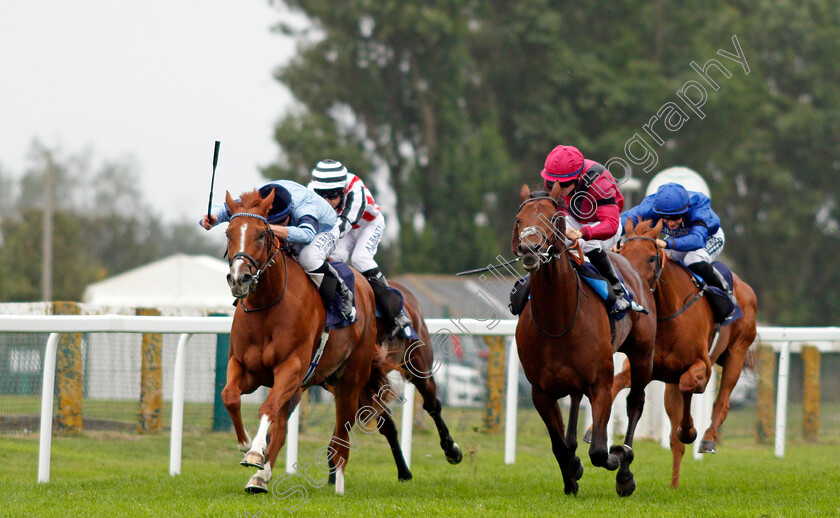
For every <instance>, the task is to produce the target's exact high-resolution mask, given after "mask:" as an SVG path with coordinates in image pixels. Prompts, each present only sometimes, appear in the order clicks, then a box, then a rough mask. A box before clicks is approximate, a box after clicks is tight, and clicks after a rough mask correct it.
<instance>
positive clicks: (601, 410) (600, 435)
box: [589, 364, 619, 471]
mask: <svg viewBox="0 0 840 518" xmlns="http://www.w3.org/2000/svg"><path fill="white" fill-rule="evenodd" d="M609 368H610V371H609V374H610V376H609V378H607V377H602V379H601V380H597V381H596V383H595V385H593V386H592V388H591V389H590V394H589V402H590V403H591V404H592V443H591V444H590V445H589V460H590V461H592V465H593V466H597V467H599V468H605V469H607V470H609V471H613V470H615V469H617V468H618V466H619V461H618V457H616V456H615V455H614V454H612V453H610V452H608V451H607V422H608V421H609V420H610V411H611V410H612V397H611V396H610V394H611V390H610V387H611V386H612V379H611V378H612V364H610V367H609Z"/></svg>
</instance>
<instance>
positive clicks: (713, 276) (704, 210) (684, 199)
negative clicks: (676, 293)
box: [621, 183, 735, 305]
mask: <svg viewBox="0 0 840 518" xmlns="http://www.w3.org/2000/svg"><path fill="white" fill-rule="evenodd" d="M628 219H632V221H633V223H634V224H637V223H638V222H639V220H641V219H650V220H653V224H654V225H655V224H656V223H657V222H658V221H659V220H660V219H661V220H662V221H663V223H664V224H663V225H662V231H663V232H664V233H665V237H664V238H663V239H657V240H656V243H657V245H659V247H660V248H663V249H664V250H665V252H666V253H667V254H668V256H669V257H671V258H673V259H676V260H679V261H682V262H683V263H684V264H685V265H686V266H687V267H688V269H689V270H691V271H692V272H694V273H696V274H697V275H699V276H700V277H701V278H702V279H703V280H704V281H705V282H706V284H708V285H710V286H715V287H717V288H720V289H722V290H723V291H724V292H726V294H727V295H729V298H730V299H732V302H733V305H734V304H735V298H734V296H733V294H732V287H731V286H730V285H729V283H728V282H726V279H725V278H724V277H723V275H721V273H720V272H718V271H717V269H716V268H715V267H714V266H713V265H712V264H711V263H712V261H714V260H715V259H717V257H718V256H719V255H720V253H721V251H722V250H723V245H724V242H725V241H726V237H725V236H724V234H723V229H722V228H720V218H718V216H717V214H715V213H714V211H713V210H712V202H711V200H710V199H709V197H708V196H706V195H705V194H703V193H700V192H694V191H688V190H686V188H685V187H683V186H682V185H680V184H677V183H666V184H665V185H662V186H660V187H659V189H657V191H656V193H655V194H651V195H650V196H647V197H645V199H644V200H642V202H641V203H640V204H639V205H637V206H635V207H633V208H632V209H630V210H628V211H627V212H625V213H624V214H622V215H621V228H622V229H623V228H624V224H625V223H626V222H627V220H628Z"/></svg>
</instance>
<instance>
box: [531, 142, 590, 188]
mask: <svg viewBox="0 0 840 518" xmlns="http://www.w3.org/2000/svg"><path fill="white" fill-rule="evenodd" d="M583 167H584V166H583V153H581V152H580V150H579V149H578V148H576V147H574V146H557V147H555V148H554V149H552V150H551V153H549V154H548V156H547V157H546V158H545V168H544V169H543V170H542V171H541V172H540V176H542V177H543V179H545V181H546V183H548V182H561V183H563V182H570V181H572V180H574V179H575V178H577V177H578V176H580V173H582V172H583ZM546 187H547V185H546Z"/></svg>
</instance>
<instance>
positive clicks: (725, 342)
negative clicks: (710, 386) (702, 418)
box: [613, 219, 756, 487]
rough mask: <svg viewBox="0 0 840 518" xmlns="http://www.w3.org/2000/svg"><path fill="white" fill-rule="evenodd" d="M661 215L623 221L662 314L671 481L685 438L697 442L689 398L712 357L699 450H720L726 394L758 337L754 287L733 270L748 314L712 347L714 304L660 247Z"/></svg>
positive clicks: (659, 376) (658, 361) (630, 249)
mask: <svg viewBox="0 0 840 518" xmlns="http://www.w3.org/2000/svg"><path fill="white" fill-rule="evenodd" d="M661 230H662V221H659V222H658V223H657V224H656V225H655V226H651V222H650V221H648V220H644V221H640V222H639V223H638V224H637V225H636V226H635V227H634V226H633V222H632V220H629V219H628V221H627V224H626V225H625V234H626V236H627V238H626V240H625V242H624V245H623V246H622V248H621V252H620V253H621V255H622V256H623V257H625V258H627V260H628V261H629V262H630V263H631V264H632V265H633V266H635V267H636V268H637V269H638V270H639V272H640V273H641V275H642V277H644V279H645V281H646V282H647V283H648V285H649V286H650V289H651V290H653V294H654V298H655V300H656V311H657V313H658V315H659V317H658V322H657V332H656V354H655V361H654V364H653V379H655V380H661V381H664V382H665V383H666V386H665V410H666V412H667V413H668V416H669V418H670V420H671V451H672V456H673V465H672V470H671V486H673V487H678V486H679V483H680V463H681V462H682V457H683V455H684V453H685V444H689V443H692V442H694V440H695V439H696V438H697V430H695V428H694V423H693V421H692V419H691V397H692V395H693V394H696V393H701V392H703V391H704V390H705V389H706V384H707V383H708V381H709V376H710V374H711V368H712V364H713V363H717V364H719V365H721V366H722V367H723V373H722V376H721V380H720V390H719V391H718V395H717V398H716V399H715V405H714V411H713V414H712V424H711V425H710V426H709V428H708V429H707V430H706V433H705V434H704V435H703V441H702V442H701V443H700V448H699V451H700V452H702V453H715V442H716V441H717V432H718V428H719V427H720V425H721V424H722V423H723V421H724V420H725V419H726V415H727V413H728V412H729V395H730V394H731V393H732V389H733V388H734V387H735V384H736V383H737V382H738V377H739V376H740V375H741V370H742V369H743V367H744V359H745V357H746V355H747V350H748V349H749V347H750V344H752V342H753V340H754V339H755V335H756V323H755V314H756V297H755V292H753V290H752V288H750V286H749V285H748V284H747V283H745V282H744V281H743V280H741V279H740V278H739V277H738V276H737V275H735V274H734V273H733V274H732V275H733V280H734V289H735V298H736V299H737V300H738V305H739V306H740V307H741V310H742V311H743V312H744V316H743V317H741V318H740V319H738V320H736V321H735V322H733V323H732V324H730V325H728V326H724V327H722V328H721V330H720V336H719V337H718V339H717V342H716V345H715V347H714V349H713V350H712V351H710V350H709V348H710V346H711V344H712V340H713V336H714V333H715V323H714V319H713V316H712V309H711V306H709V303H708V302H707V301H706V297H702V296H700V294H701V292H700V288H698V287H697V286H696V285H695V283H694V281H693V280H692V278H691V276H690V274H689V273H688V271H687V270H686V269H685V268H683V267H682V266H680V265H679V264H678V263H677V262H676V261H674V260H672V259H670V258H667V257H666V254H665V252H664V251H663V250H661V249H660V248H659V247H658V246H657V245H656V237H657V236H658V235H659V232H660V231H661ZM628 378H632V374H631V373H630V372H629V371H628V370H627V368H626V366H625V369H624V370H623V371H622V372H621V374H619V375H618V376H616V379H615V384H614V386H613V394H617V393H618V391H619V390H621V389H622V388H624V387H626V386H628V384H629V380H628Z"/></svg>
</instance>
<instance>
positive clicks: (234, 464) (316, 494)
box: [0, 405, 840, 518]
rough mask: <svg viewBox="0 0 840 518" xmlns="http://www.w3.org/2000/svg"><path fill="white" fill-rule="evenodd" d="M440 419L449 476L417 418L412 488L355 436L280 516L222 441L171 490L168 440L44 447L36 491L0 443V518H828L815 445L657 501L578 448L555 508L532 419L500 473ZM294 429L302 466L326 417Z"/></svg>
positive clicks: (711, 473) (27, 463)
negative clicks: (573, 475) (451, 445)
mask: <svg viewBox="0 0 840 518" xmlns="http://www.w3.org/2000/svg"><path fill="white" fill-rule="evenodd" d="M444 415H445V417H447V419H448V421H449V423H450V427H451V428H452V430H453V435H454V437H455V439H456V440H457V441H458V442H459V444H460V445H461V447H462V449H463V451H464V460H463V462H462V463H461V464H460V465H458V466H451V465H449V464H448V463H447V462H446V460H445V459H444V457H443V454H442V453H441V451H440V448H439V446H438V444H437V443H438V439H437V434H436V433H435V432H434V427H433V426H432V425H431V421H430V419H428V418H426V426H425V428H424V429H418V430H415V436H414V442H413V446H412V448H413V456H412V471H413V473H414V480H412V481H410V482H406V483H399V482H398V481H397V477H396V470H395V468H394V465H393V460H392V459H391V455H390V451H389V449H388V447H387V444H386V442H385V440H384V439H383V438H382V437H381V436H380V435H379V434H370V435H368V434H365V433H363V432H361V431H358V430H357V431H356V436H357V437H358V440H359V449H358V450H357V451H355V452H353V453H352V454H351V459H350V463H349V465H348V468H347V478H346V494H345V495H344V496H336V495H335V494H334V492H333V490H332V488H331V487H329V486H325V487H322V488H313V487H311V486H310V485H309V484H308V483H307V482H305V481H303V480H302V479H301V478H299V477H297V476H295V477H294V478H290V479H287V480H285V481H284V482H283V483H282V484H281V485H277V486H274V485H272V484H270V485H271V487H272V488H273V489H274V490H275V493H276V494H277V495H279V496H282V495H283V494H288V492H289V490H290V489H291V488H293V486H294V485H296V484H299V485H301V486H302V487H304V488H305V490H306V501H305V502H304V503H303V505H302V507H301V508H300V509H298V510H297V511H296V512H294V513H293V514H290V513H289V512H288V511H287V508H289V507H290V506H291V505H292V504H293V503H294V502H295V501H296V500H297V499H296V498H291V497H290V498H286V499H281V498H278V497H276V496H274V495H272V494H271V493H269V494H267V495H248V494H246V493H245V492H244V491H243V488H244V485H245V483H246V482H247V481H248V478H249V477H250V476H251V475H252V474H253V473H254V471H255V470H253V469H251V468H243V467H241V466H240V465H239V460H240V459H241V454H240V453H239V452H238V451H237V450H236V445H235V442H236V441H235V438H234V436H233V434H232V432H231V433H209V432H208V433H195V432H193V433H189V434H188V435H187V436H186V437H185V439H184V456H183V464H182V472H181V475H180V476H177V477H170V476H169V435H168V433H161V434H154V435H147V436H139V435H136V434H131V433H122V432H84V433H81V434H77V435H74V436H60V435H57V436H55V439H54V442H53V450H52V470H51V481H50V482H49V483H47V484H37V483H36V478H37V464H38V438H37V435H34V434H30V435H3V436H0V466H2V469H0V516H27V517H29V516H61V517H66V516H109V517H110V516H154V517H159V516H247V514H246V513H249V514H250V515H251V516H257V515H258V513H261V514H260V515H259V516H261V518H266V517H269V516H271V517H274V516H283V515H291V516H388V517H398V516H406V517H408V516H412V517H417V516H419V517H424V518H425V517H432V516H465V517H466V516H470V517H472V516H504V517H514V516H557V515H571V516H587V517H588V516H610V517H625V516H644V517H659V516H673V517H681V518H682V517H695V516H726V517H733V516H734V517H740V516H749V517H780V516H784V517H789V516H793V517H798V516H802V517H810V516H838V515H840V476H838V474H837V473H838V471H840V469H838V468H840V440H838V439H837V438H836V437H827V438H822V437H821V441H820V443H818V444H806V443H802V442H801V441H798V440H795V439H793V440H791V441H789V443H788V445H787V451H786V456H785V458H784V459H777V458H775V457H774V455H773V446H772V444H771V445H760V446H759V445H756V444H755V441H754V439H753V438H752V437H743V438H742V437H738V436H735V437H730V438H728V439H726V440H722V441H721V443H720V445H719V449H718V451H719V453H718V454H717V455H711V456H704V458H703V460H701V461H695V460H693V459H692V458H691V456H690V455H689V456H687V458H686V459H685V461H684V463H683V469H682V484H681V487H680V488H679V489H677V490H674V489H671V488H670V487H669V479H670V466H671V454H670V452H669V451H668V450H664V449H662V448H660V447H659V446H658V444H656V443H654V442H652V441H643V440H639V441H637V443H636V461H635V462H634V464H633V471H634V473H635V475H636V482H637V484H638V487H637V489H636V492H635V493H634V494H633V495H632V496H630V497H629V498H621V497H619V496H617V495H616V493H615V473H614V472H607V471H605V470H603V469H596V468H594V467H592V466H591V464H590V463H589V458H588V455H587V454H586V448H587V447H588V445H585V444H581V447H580V449H579V450H578V454H579V455H580V456H581V459H582V460H583V462H584V466H585V473H584V475H583V478H582V479H581V481H580V491H579V493H578V495H577V497H569V496H566V495H565V494H564V493H563V483H562V479H561V477H560V471H559V469H558V468H557V464H556V462H555V460H554V458H553V456H552V454H551V450H550V446H549V442H548V438H547V434H546V433H545V430H544V428H542V427H541V424H540V422H539V420H538V418H537V417H536V413H535V412H534V411H533V410H530V411H524V410H523V411H522V413H521V414H520V416H521V419H520V427H519V428H520V433H519V435H518V440H517V458H516V463H515V464H514V465H505V464H504V454H503V451H504V435H503V434H495V435H490V434H487V433H485V432H484V431H483V430H482V429H481V426H480V423H481V419H480V412H479V411H475V410H469V411H464V410H458V409H446V411H445V414H444ZM753 415H754V413H753ZM395 417H397V419H399V415H396V416H395ZM732 418H733V422H732V424H733V425H734V424H737V422H738V420H739V419H741V416H740V415H739V412H737V411H736V412H733V416H732ZM307 419H308V420H307V423H308V424H307V426H306V427H305V428H304V430H303V432H302V437H301V445H300V455H299V462H300V463H301V464H302V463H304V462H310V463H313V464H314V462H315V454H316V451H317V450H318V449H319V448H321V447H323V446H324V445H325V444H326V442H327V441H328V439H329V435H330V433H329V430H330V426H331V422H330V421H331V419H330V411H329V406H328V405H313V406H312V409H311V410H310V412H309V414H308V417H307ZM398 422H399V421H398ZM253 424H254V423H253V421H251V423H250V428H251V432H252V433H253V431H254V427H253ZM284 459H285V457H284V451H281V456H280V458H279V461H278V464H279V469H277V470H275V479H274V480H275V481H277V480H279V479H280V478H281V477H282V475H283V466H284ZM310 473H317V471H314V468H313V470H312V471H310Z"/></svg>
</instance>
